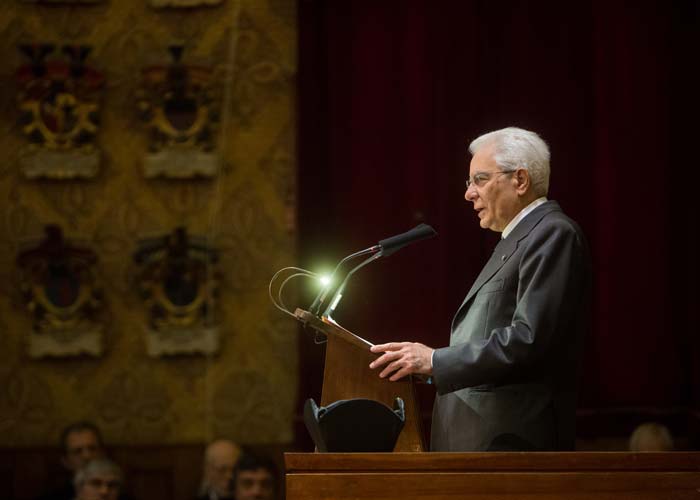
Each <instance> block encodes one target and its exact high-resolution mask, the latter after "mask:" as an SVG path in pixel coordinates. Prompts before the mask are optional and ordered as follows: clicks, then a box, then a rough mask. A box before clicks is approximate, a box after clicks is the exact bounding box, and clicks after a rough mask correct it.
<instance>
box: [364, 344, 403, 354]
mask: <svg viewBox="0 0 700 500" xmlns="http://www.w3.org/2000/svg"><path fill="white" fill-rule="evenodd" d="M403 344H405V342H388V343H386V344H377V345H373V346H372V347H370V349H369V350H370V351H372V352H385V351H397V350H399V349H401V347H402V346H403Z"/></svg>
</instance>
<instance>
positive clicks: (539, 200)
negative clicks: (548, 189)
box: [501, 196, 547, 239]
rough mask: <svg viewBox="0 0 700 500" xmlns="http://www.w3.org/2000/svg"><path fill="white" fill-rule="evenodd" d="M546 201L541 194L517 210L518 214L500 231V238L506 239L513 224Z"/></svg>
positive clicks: (516, 223)
mask: <svg viewBox="0 0 700 500" xmlns="http://www.w3.org/2000/svg"><path fill="white" fill-rule="evenodd" d="M546 201H547V197H546V196H542V197H540V198H537V199H536V200H535V201H533V202H532V203H530V204H529V205H528V206H526V207H525V208H523V209H522V210H521V211H520V212H518V215H516V216H515V217H513V219H512V220H511V221H510V222H509V223H508V225H507V226H506V227H505V229H504V230H503V232H502V233H501V239H506V238H507V237H508V235H509V234H510V233H511V231H513V229H515V226H517V225H518V223H519V222H520V221H521V220H523V219H524V218H525V217H526V216H527V214H529V213H530V212H532V211H533V210H534V209H536V208H537V207H539V206H540V205H542V204H543V203H545V202H546Z"/></svg>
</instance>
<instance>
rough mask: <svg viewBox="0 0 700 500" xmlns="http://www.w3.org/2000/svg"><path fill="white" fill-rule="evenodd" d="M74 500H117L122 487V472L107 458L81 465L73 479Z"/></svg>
mask: <svg viewBox="0 0 700 500" xmlns="http://www.w3.org/2000/svg"><path fill="white" fill-rule="evenodd" d="M73 483H74V485H75V493H76V496H75V499H76V500H117V499H118V498H119V493H120V491H121V487H122V471H121V469H120V468H119V466H118V465H117V464H115V463H114V462H112V461H111V460H109V459H107V458H96V459H94V460H90V461H89V462H87V463H86V464H85V465H83V466H82V467H81V468H80V469H78V472H76V473H75V478H74V479H73Z"/></svg>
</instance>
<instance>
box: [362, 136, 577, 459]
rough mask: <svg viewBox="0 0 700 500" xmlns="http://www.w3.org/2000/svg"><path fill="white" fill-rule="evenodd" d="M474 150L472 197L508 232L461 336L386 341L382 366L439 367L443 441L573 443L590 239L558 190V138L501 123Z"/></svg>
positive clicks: (457, 446)
mask: <svg viewBox="0 0 700 500" xmlns="http://www.w3.org/2000/svg"><path fill="white" fill-rule="evenodd" d="M469 150H470V152H471V153H472V155H473V157H472V160H471V164H470V166H469V179H468V180H467V191H466V193H465V195H464V197H465V199H466V200H467V201H470V202H472V203H473V204H474V210H476V212H477V216H478V217H479V225H480V226H481V227H482V228H484V229H490V230H492V231H497V232H500V233H501V241H500V242H499V243H498V245H496V248H495V249H494V252H493V255H492V256H491V258H490V259H489V261H488V262H487V263H486V265H485V266H484V268H483V270H482V271H481V274H479V276H478V278H477V279H476V281H475V282H474V284H473V285H472V287H471V289H470V290H469V293H467V296H466V298H465V299H464V302H463V303H462V305H461V306H460V308H459V309H458V310H457V313H456V314H455V317H454V319H453V321H452V331H451V337H450V345H449V347H444V348H440V349H433V348H431V347H428V346H425V345H423V344H419V343H414V342H392V343H388V344H382V345H376V346H374V347H372V352H375V353H383V354H382V355H381V356H379V357H378V358H377V359H376V360H375V361H374V362H372V363H371V364H370V368H382V369H381V371H380V373H379V376H380V377H389V379H390V380H392V381H395V380H398V379H400V378H402V377H404V376H406V375H408V374H411V373H415V374H420V375H427V376H429V377H430V378H431V380H432V382H433V383H434V384H435V387H436V389H437V393H438V395H437V397H436V400H435V407H434V409H433V423H432V431H431V449H432V450H433V451H486V450H494V451H501V450H568V449H573V447H574V438H575V435H574V417H575V405H576V379H577V365H578V357H579V352H580V349H581V343H582V338H583V335H584V332H585V330H586V328H587V323H588V303H589V294H590V281H591V269H590V257H589V251H588V246H587V244H586V241H585V238H584V236H583V234H582V232H581V229H580V228H579V227H578V225H577V224H576V223H575V222H574V221H573V220H571V219H570V218H568V217H567V216H566V215H565V214H564V212H562V210H561V208H560V207H559V205H558V204H557V202H555V201H550V200H547V198H546V196H547V191H548V188H549V149H548V147H547V144H546V143H545V142H544V141H543V140H542V139H541V138H540V137H539V136H538V135H537V134H535V133H534V132H530V131H527V130H522V129H518V128H506V129H502V130H497V131H495V132H490V133H488V134H484V135H482V136H481V137H479V138H477V139H476V140H474V141H473V142H472V143H471V145H470V146H469Z"/></svg>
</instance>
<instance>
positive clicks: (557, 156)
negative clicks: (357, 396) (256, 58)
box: [299, 0, 700, 433]
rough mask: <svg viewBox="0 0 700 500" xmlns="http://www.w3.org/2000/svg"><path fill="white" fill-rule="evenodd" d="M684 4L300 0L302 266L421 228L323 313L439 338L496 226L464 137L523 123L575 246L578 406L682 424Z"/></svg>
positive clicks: (690, 195)
mask: <svg viewBox="0 0 700 500" xmlns="http://www.w3.org/2000/svg"><path fill="white" fill-rule="evenodd" d="M699 5H700V4H699V3H698V1H697V0H692V1H691V0H685V1H683V0H679V1H675V2H660V1H659V2H649V1H640V2H634V3H629V2H615V1H588V2H586V1H584V2H558V1H538V2H532V1H521V2H515V1H510V2H509V1H506V2H493V1H489V0H481V1H476V0H471V1H470V0H460V1H447V0H443V1H440V2H434V1H427V0H426V1H419V0H383V1H376V0H366V1H365V0H353V1H349V0H346V1H342V0H334V1H331V0H329V1H322V0H300V4H299V29H300V43H299V51H300V52H299V89H300V93H299V187H300V192H299V204H300V210H299V227H300V232H301V240H300V241H301V243H300V244H301V248H300V251H301V255H302V264H303V266H304V267H308V268H312V269H320V268H326V269H328V268H329V267H330V265H331V264H332V263H334V262H335V261H337V260H339V259H340V258H342V257H343V256H345V255H347V254H349V253H352V252H353V251H356V250H359V249H362V248H365V247H368V246H370V245H372V244H374V243H376V242H377V241H378V240H380V239H382V238H384V237H387V236H391V235H393V234H395V233H399V232H403V231H405V230H408V229H410V228H411V227H413V226H414V225H416V224H417V223H420V222H426V223H428V224H431V225H432V226H433V227H435V229H436V230H437V231H438V233H439V236H438V238H436V239H433V240H429V241H425V242H421V243H418V244H416V245H414V246H411V247H408V248H405V249H403V250H401V251H400V252H398V253H396V254H394V255H393V256H391V257H390V258H388V259H382V260H380V261H377V262H375V263H373V264H371V266H369V267H367V268H364V269H363V270H362V271H360V272H358V274H357V275H356V276H355V277H354V278H353V281H352V282H351V284H350V286H349V288H348V290H347V293H346V296H345V298H344V299H343V302H342V303H341V304H340V306H339V310H338V313H337V314H336V315H335V317H336V319H337V320H338V321H339V322H340V323H341V324H343V325H344V326H345V327H346V328H349V329H351V330H353V331H355V332H356V333H358V334H360V335H363V336H365V337H367V338H368V339H369V340H371V341H372V342H375V343H376V342H383V341H390V340H414V341H419V342H423V343H426V344H428V345H431V346H435V347H438V346H443V345H446V344H447V343H448V341H449V325H450V321H451V318H452V315H453V313H454V312H455V310H456V309H457V307H458V306H459V304H460V303H461V301H462V299H463V297H464V295H465V294H466V292H467V291H468V289H469V287H470V286H471V283H472V281H473V279H474V278H475V277H476V275H477V274H478V272H479V271H480V269H481V267H482V266H483V264H484V263H485V262H486V260H487V258H488V256H489V255H490V253H491V250H492V248H493V246H494V245H495V242H496V241H497V237H498V235H496V234H494V233H489V232H487V231H484V230H482V229H480V228H479V226H478V222H477V218H476V216H475V215H474V213H473V211H472V207H471V203H467V202H466V201H465V200H464V198H463V195H464V180H465V179H466V177H467V175H468V168H469V159H470V157H469V154H468V151H467V145H468V143H469V141H470V140H471V139H473V138H475V137H476V136H478V135H479V134H481V133H483V132H486V131H490V130H493V129H496V128H501V127H505V126H510V125H514V126H519V127H523V128H527V129H531V130H535V131H537V132H538V133H540V134H541V135H542V137H543V138H545V140H546V141H547V142H548V143H549V145H550V147H551V149H552V180H551V189H550V198H551V199H555V200H557V201H559V203H560V204H561V205H562V207H563V208H564V210H565V211H566V212H567V213H568V214H569V215H570V216H572V217H573V218H574V219H576V220H577V221H579V223H580V224H581V226H582V227H583V229H584V231H585V233H586V235H587V236H588V239H589V241H590V244H591V248H592V253H593V260H594V269H595V277H594V279H595V297H594V305H593V311H592V314H593V331H592V334H591V336H590V338H589V339H588V343H587V347H586V352H585V353H584V360H583V363H584V364H583V368H584V371H583V381H584V383H583V386H582V395H581V402H580V407H581V408H582V410H584V411H583V413H585V412H586V411H588V412H589V413H591V411H592V413H593V414H595V413H601V414H605V413H606V412H608V413H610V412H611V411H612V410H614V411H619V410H620V409H630V410H631V411H636V410H640V409H641V411H642V412H647V413H649V412H651V413H654V412H657V413H659V415H662V416H663V415H672V414H673V415H676V416H678V415H680V417H678V418H680V419H681V420H683V421H684V422H685V419H688V418H689V417H692V416H693V415H695V416H696V417H697V415H698V411H699V410H700V408H699V407H700V369H699V368H698V366H700V364H699V362H700V340H699V335H700V327H698V321H697V319H696V310H697V307H698V306H700V301H699V300H698V285H699V283H700V272H699V271H698V264H697V260H698V259H697V254H698V252H697V250H696V247H695V243H694V242H695V241H697V234H698V229H697V227H698V210H697V208H696V207H697V201H696V198H697V197H698V194H697V192H696V190H695V189H694V188H695V186H696V185H697V178H698V177H697V171H698V169H699V167H697V166H696V164H697V158H696V156H697V155H696V154H694V153H693V152H694V151H695V148H696V144H697V131H698V125H697V116H698V111H699V110H698V99H697V97H696V94H697V93H698V91H699V90H700V79H699V78H698V64H697V50H698V47H700V43H699V42H700V36H699V32H700V30H699V29H698V27H699V24H700V23H699V22H698V18H699V11H700V7H699ZM691 191H692V192H691ZM300 346H301V349H302V368H301V370H302V387H301V390H300V398H301V399H302V400H303V399H305V398H306V397H315V398H317V399H318V398H319V397H320V377H321V375H320V373H321V367H322V362H323V359H322V349H321V348H319V347H316V346H314V344H313V343H312V341H311V338H310V337H302V339H301V340H300ZM421 394H422V399H423V400H424V402H423V410H424V412H425V413H426V415H428V414H429V411H430V408H431V404H432V393H431V392H430V389H429V388H422V389H421ZM635 409H636V410H635ZM678 418H677V419H676V420H678ZM684 425H685V427H684V429H682V432H685V431H688V432H690V433H692V432H693V431H692V429H690V430H689V429H688V426H687V422H686V423H684ZM691 427H692V425H691ZM620 431H623V432H624V431H625V429H620Z"/></svg>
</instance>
